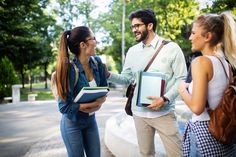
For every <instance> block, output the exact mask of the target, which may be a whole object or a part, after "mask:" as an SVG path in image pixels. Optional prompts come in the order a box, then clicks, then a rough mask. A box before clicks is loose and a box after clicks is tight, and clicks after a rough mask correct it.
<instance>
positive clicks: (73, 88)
mask: <svg viewBox="0 0 236 157" xmlns="http://www.w3.org/2000/svg"><path fill="white" fill-rule="evenodd" d="M94 59H95V60H96V61H97V64H96V63H95V62H94V61H93V59H92V57H90V60H89V64H90V67H91V68H92V71H93V76H94V79H95V81H96V84H97V86H108V84H107V79H106V73H105V69H104V66H103V65H102V61H101V59H100V58H99V57H97V56H96V57H94ZM73 62H74V63H75V65H76V66H77V67H78V69H79V78H78V81H77V83H76V85H74V83H75V69H74V67H73V65H71V67H70V91H69V92H68V93H67V97H66V98H67V99H66V101H63V100H62V99H61V98H60V97H59V99H58V107H59V110H60V112H61V113H62V114H64V115H65V116H66V117H67V118H68V119H70V120H72V121H74V122H77V121H79V119H81V118H86V117H88V116H89V114H88V113H84V112H81V111H79V108H80V104H79V103H75V102H73V100H74V98H75V97H76V95H77V94H78V93H79V91H80V90H81V89H82V88H83V87H86V86H89V83H88V80H87V79H86V76H85V72H84V70H83V68H82V65H81V63H80V61H79V60H78V59H77V58H76V57H75V58H74V59H73Z"/></svg>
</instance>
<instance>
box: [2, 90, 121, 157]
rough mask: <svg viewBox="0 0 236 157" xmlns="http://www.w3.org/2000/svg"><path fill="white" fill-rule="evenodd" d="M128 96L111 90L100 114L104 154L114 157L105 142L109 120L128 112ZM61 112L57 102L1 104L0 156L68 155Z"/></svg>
mask: <svg viewBox="0 0 236 157" xmlns="http://www.w3.org/2000/svg"><path fill="white" fill-rule="evenodd" d="M124 104H125V98H124V97H122V93H121V92H120V91H111V92H110V93H109V96H108V98H107V101H106V103H105V104H104V105H103V106H102V108H101V109H100V111H98V112H97V113H96V117H97V121H98V126H99V131H100V139H101V145H102V157H114V156H113V155H112V154H111V153H110V152H109V150H108V149H107V148H106V146H105V145H104V140H103V137H104V128H105V123H106V120H107V119H108V118H109V117H110V116H112V115H113V114H115V113H117V112H124V109H123V107H124ZM60 116H61V115H60V113H59V112H58V109H57V105H56V102H55V101H35V102H21V103H17V104H13V103H9V104H4V105H0V152H1V153H0V157H66V156H67V155H66V150H65V147H64V144H63V142H62V139H61V136H60V130H59V123H60Z"/></svg>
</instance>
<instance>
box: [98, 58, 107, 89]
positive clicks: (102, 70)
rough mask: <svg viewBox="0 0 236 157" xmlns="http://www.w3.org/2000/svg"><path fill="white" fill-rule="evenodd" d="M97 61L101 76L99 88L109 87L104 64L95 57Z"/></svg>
mask: <svg viewBox="0 0 236 157" xmlns="http://www.w3.org/2000/svg"><path fill="white" fill-rule="evenodd" d="M95 59H96V60H97V62H98V71H99V76H100V84H99V86H108V83H107V77H106V72H105V68H104V66H103V64H102V61H101V59H100V58H99V57H97V56H96V57H95Z"/></svg>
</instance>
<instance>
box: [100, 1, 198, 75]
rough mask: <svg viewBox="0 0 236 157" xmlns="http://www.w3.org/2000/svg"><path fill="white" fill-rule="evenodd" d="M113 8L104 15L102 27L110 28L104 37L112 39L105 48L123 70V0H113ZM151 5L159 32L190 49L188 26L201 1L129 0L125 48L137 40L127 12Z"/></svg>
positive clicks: (106, 40) (118, 67) (101, 19)
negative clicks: (131, 28)
mask: <svg viewBox="0 0 236 157" xmlns="http://www.w3.org/2000/svg"><path fill="white" fill-rule="evenodd" d="M110 6H111V10H110V11H109V12H107V13H105V14H103V15H101V16H99V17H100V18H99V20H100V21H101V23H100V24H101V27H103V28H104V29H105V31H106V32H108V35H109V37H106V38H104V40H103V41H105V42H106V43H110V42H111V43H112V44H111V45H110V46H109V47H106V48H105V52H106V54H107V55H111V56H112V57H113V58H114V60H115V61H116V63H118V64H117V69H118V70H119V71H120V70H121V21H122V6H123V1H120V0H113V1H112V3H111V5H110ZM141 8H143V9H144V8H150V9H152V10H153V11H154V12H155V13H156V18H157V21H158V22H157V29H156V32H157V34H159V35H161V36H163V37H166V38H169V39H171V40H173V41H175V42H177V43H178V44H179V45H180V46H181V48H182V49H183V51H184V52H185V53H188V52H190V44H189V41H188V37H187V36H188V34H187V32H188V26H189V25H190V24H191V23H192V21H193V19H194V17H195V16H196V15H197V12H198V10H199V4H198V3H197V2H195V1H188V0H168V1H166V0H146V1H143V0H130V1H127V5H126V21H125V30H126V31H125V45H126V47H125V50H126V52H127V50H128V48H129V47H130V46H131V45H133V44H135V43H136V42H135V41H134V37H133V33H132V32H131V30H130V29H129V26H130V24H131V23H130V21H129V20H128V18H127V16H128V15H129V14H130V13H131V12H132V11H135V10H137V9H141Z"/></svg>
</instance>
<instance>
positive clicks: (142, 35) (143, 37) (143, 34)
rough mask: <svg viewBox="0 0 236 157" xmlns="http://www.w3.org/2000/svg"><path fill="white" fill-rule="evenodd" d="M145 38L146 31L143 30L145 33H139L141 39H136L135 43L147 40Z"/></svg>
mask: <svg viewBox="0 0 236 157" xmlns="http://www.w3.org/2000/svg"><path fill="white" fill-rule="evenodd" d="M147 36H148V31H147V30H145V31H143V32H141V38H140V39H136V41H137V42H140V41H144V40H145V39H147Z"/></svg>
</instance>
